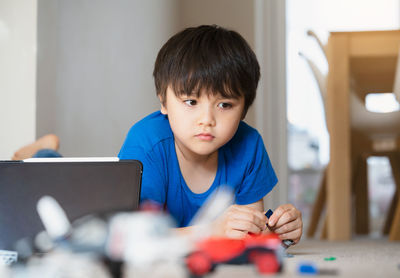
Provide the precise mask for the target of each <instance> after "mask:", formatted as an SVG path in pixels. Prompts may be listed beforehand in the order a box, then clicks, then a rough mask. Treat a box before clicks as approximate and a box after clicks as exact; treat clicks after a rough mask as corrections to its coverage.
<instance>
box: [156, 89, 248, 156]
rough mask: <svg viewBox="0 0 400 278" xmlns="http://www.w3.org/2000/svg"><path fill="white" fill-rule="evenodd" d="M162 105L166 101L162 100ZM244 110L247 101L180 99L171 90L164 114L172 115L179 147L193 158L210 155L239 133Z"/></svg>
mask: <svg viewBox="0 0 400 278" xmlns="http://www.w3.org/2000/svg"><path fill="white" fill-rule="evenodd" d="M161 103H163V102H162V100H161ZM243 109H244V99H243V98H240V99H232V98H230V99H226V98H222V97H221V96H219V95H216V96H213V95H207V94H206V93H204V92H202V93H201V94H200V97H198V98H197V97H196V96H195V95H194V96H186V95H183V96H176V95H175V93H174V91H173V90H172V89H171V87H168V89H167V93H166V101H165V103H164V105H161V113H163V114H165V115H168V120H169V123H170V125H171V129H172V131H173V133H174V137H175V143H176V144H177V146H178V147H179V148H180V150H182V151H184V152H189V154H191V155H195V156H196V155H200V156H203V155H210V154H213V153H214V152H215V151H217V150H218V149H219V148H220V147H221V146H223V145H224V144H225V143H227V142H228V141H229V140H230V139H231V138H232V137H233V135H234V134H235V133H236V130H237V128H238V125H239V123H240V120H241V118H242V114H243Z"/></svg>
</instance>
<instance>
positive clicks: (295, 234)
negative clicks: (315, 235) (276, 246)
mask: <svg viewBox="0 0 400 278" xmlns="http://www.w3.org/2000/svg"><path fill="white" fill-rule="evenodd" d="M300 236H301V229H298V230H294V231H291V232H290V233H285V234H280V235H279V238H280V239H281V240H285V239H291V240H293V241H294V243H297V242H299V240H300Z"/></svg>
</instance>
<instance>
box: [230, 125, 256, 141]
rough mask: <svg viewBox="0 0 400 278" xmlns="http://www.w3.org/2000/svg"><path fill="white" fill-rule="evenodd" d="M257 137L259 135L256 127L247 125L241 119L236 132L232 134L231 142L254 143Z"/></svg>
mask: <svg viewBox="0 0 400 278" xmlns="http://www.w3.org/2000/svg"><path fill="white" fill-rule="evenodd" d="M259 139H261V135H260V134H259V133H258V131H257V129H255V128H254V127H252V126H250V125H248V124H247V123H245V122H243V121H241V122H240V124H239V126H238V129H237V131H236V134H235V135H234V136H233V138H232V140H231V143H233V144H238V143H240V144H246V145H247V144H254V143H256V142H257V141H258V140H259Z"/></svg>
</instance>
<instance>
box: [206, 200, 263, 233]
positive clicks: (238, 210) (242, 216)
mask: <svg viewBox="0 0 400 278" xmlns="http://www.w3.org/2000/svg"><path fill="white" fill-rule="evenodd" d="M266 221H267V217H266V216H265V215H264V214H263V212H261V211H259V210H257V209H255V208H253V207H249V206H242V205H232V206H230V207H229V208H228V209H227V210H226V211H225V212H224V214H222V215H221V216H220V217H219V218H218V219H217V220H215V221H214V223H213V235H214V236H226V237H230V238H243V237H244V236H246V235H247V234H248V233H249V232H250V233H254V234H259V233H261V232H262V231H264V230H265V229H266V228H267V227H266V225H265V223H266Z"/></svg>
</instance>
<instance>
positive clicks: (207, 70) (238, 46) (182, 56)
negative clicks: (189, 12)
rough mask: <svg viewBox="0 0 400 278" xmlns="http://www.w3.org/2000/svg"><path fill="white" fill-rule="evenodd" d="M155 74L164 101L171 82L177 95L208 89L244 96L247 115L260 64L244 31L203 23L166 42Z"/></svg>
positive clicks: (226, 95) (257, 79)
mask: <svg viewBox="0 0 400 278" xmlns="http://www.w3.org/2000/svg"><path fill="white" fill-rule="evenodd" d="M153 76H154V82H155V85H156V90H157V95H158V96H160V97H161V99H162V101H163V103H164V104H165V100H166V91H167V88H168V86H171V88H172V89H173V90H174V92H175V94H176V95H193V94H195V95H196V96H197V97H198V96H199V95H200V92H201V90H202V89H206V91H207V92H208V93H210V94H213V95H217V94H220V95H221V96H222V97H226V98H240V97H244V111H243V117H244V116H245V115H246V113H247V110H248V108H249V107H250V105H251V104H252V103H253V101H254V98H255V96H256V90H257V85H258V81H259V79H260V66H259V64H258V62H257V58H256V55H255V54H254V52H253V51H252V50H251V48H250V46H249V45H248V44H247V42H246V41H245V39H244V38H243V37H242V36H241V35H240V34H238V33H237V32H235V31H232V30H227V29H225V28H222V27H219V26H217V25H202V26H198V27H191V28H187V29H184V30H183V31H181V32H179V33H177V34H175V35H174V36H172V37H171V38H170V39H169V40H168V41H167V42H166V43H165V44H164V45H163V47H162V48H161V49H160V51H159V52H158V55H157V59H156V62H155V65H154V71H153Z"/></svg>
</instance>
